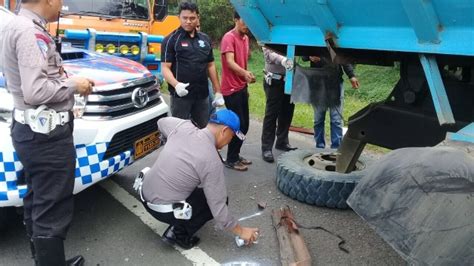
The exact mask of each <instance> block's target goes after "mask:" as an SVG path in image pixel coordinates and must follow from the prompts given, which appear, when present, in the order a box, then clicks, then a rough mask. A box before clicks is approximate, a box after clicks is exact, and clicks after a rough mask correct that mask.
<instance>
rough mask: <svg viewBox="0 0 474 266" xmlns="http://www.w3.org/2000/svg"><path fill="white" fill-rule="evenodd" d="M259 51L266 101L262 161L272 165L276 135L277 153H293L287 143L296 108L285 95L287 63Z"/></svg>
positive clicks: (282, 59) (273, 54)
mask: <svg viewBox="0 0 474 266" xmlns="http://www.w3.org/2000/svg"><path fill="white" fill-rule="evenodd" d="M262 49H263V55H264V58H265V70H264V72H265V78H264V80H263V89H264V90H265V96H266V98H267V101H266V105H265V117H264V118H263V127H262V158H263V160H264V161H266V162H269V163H272V162H273V161H274V158H273V153H272V149H273V144H274V142H275V133H276V144H275V148H276V149H278V150H283V151H290V150H294V149H296V148H295V147H292V146H291V145H290V144H289V140H288V131H289V129H290V125H291V120H292V119H293V111H294V110H295V105H294V104H293V103H291V102H290V95H286V94H285V80H284V79H285V73H286V68H291V66H290V65H289V64H288V62H289V61H288V59H287V58H286V57H284V56H282V55H280V54H277V53H276V52H274V51H272V50H270V49H267V48H265V47H263V48H262Z"/></svg>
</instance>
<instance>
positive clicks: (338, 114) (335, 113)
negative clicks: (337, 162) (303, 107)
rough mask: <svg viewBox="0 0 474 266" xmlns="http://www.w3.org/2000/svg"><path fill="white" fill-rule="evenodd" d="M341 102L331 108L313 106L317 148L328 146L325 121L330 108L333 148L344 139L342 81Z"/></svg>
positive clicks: (337, 146)
mask: <svg viewBox="0 0 474 266" xmlns="http://www.w3.org/2000/svg"><path fill="white" fill-rule="evenodd" d="M340 89H341V102H340V104H339V105H337V106H334V107H330V108H326V109H324V108H320V107H317V106H313V110H314V140H315V141H316V148H321V149H324V148H326V141H325V139H324V137H325V133H324V121H325V118H326V111H327V109H329V118H330V121H331V122H330V124H331V149H337V148H339V146H340V145H341V141H342V125H343V120H342V112H343V106H344V87H343V83H342V82H341V85H340Z"/></svg>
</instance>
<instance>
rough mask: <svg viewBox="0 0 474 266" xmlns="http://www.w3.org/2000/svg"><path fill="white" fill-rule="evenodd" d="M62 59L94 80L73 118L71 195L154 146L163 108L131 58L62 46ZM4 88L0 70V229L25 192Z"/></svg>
mask: <svg viewBox="0 0 474 266" xmlns="http://www.w3.org/2000/svg"><path fill="white" fill-rule="evenodd" d="M5 16H10V13H8V12H7V11H5V10H4V9H0V18H1V19H0V20H4V18H5ZM62 58H63V60H64V68H65V71H66V72H67V73H68V75H69V76H73V75H80V76H84V77H88V78H90V79H92V80H94V82H95V87H94V90H93V93H92V94H91V95H89V96H88V100H87V104H86V107H85V110H84V114H83V116H82V117H81V118H76V119H75V120H74V142H75V146H76V153H77V159H76V174H75V185H74V193H75V194H76V193H79V192H81V191H82V190H84V189H86V188H87V187H89V186H91V185H93V184H95V183H97V182H99V181H101V180H103V179H105V178H107V177H109V176H111V175H112V174H114V173H116V172H117V171H120V170H121V169H123V168H124V167H126V166H128V165H130V164H131V163H133V162H134V160H136V159H138V158H141V157H143V156H144V155H146V154H148V153H149V152H151V151H153V150H154V149H156V148H157V147H158V146H159V145H160V140H159V137H158V134H159V133H158V128H157V121H158V119H160V118H162V117H166V116H167V115H168V111H169V107H168V105H167V104H166V103H165V101H164V100H163V98H162V96H161V93H160V90H159V88H160V85H159V83H158V81H157V79H156V77H155V76H154V75H152V74H151V73H150V72H149V71H148V70H147V69H146V68H145V67H144V66H142V65H141V64H139V63H137V62H134V61H132V60H128V59H125V58H119V57H115V56H109V55H104V54H97V53H94V52H90V51H86V50H80V49H75V48H69V47H66V46H63V51H62ZM7 88H8V84H5V80H4V78H3V75H2V74H1V73H0V140H1V141H0V228H1V227H2V224H4V223H5V222H6V220H7V217H6V214H7V208H6V207H19V206H22V205H23V200H22V199H23V197H24V196H25V193H26V192H27V188H26V185H25V181H24V178H23V171H22V169H23V167H22V165H21V163H20V162H19V160H18V157H17V155H16V153H15V150H14V148H13V145H12V142H11V137H10V124H11V121H12V110H13V101H12V97H11V95H10V94H9V93H8V91H7Z"/></svg>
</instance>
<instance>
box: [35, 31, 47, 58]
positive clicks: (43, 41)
mask: <svg viewBox="0 0 474 266" xmlns="http://www.w3.org/2000/svg"><path fill="white" fill-rule="evenodd" d="M35 36H36V43H37V44H38V47H39V49H40V51H41V53H42V54H43V57H44V58H45V59H46V58H47V57H48V44H49V43H50V42H51V40H50V39H49V38H48V37H47V36H45V35H43V34H38V33H37V34H35Z"/></svg>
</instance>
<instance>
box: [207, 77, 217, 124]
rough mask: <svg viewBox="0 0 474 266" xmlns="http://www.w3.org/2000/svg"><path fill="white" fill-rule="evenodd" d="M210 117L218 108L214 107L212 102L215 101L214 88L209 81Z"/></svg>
mask: <svg viewBox="0 0 474 266" xmlns="http://www.w3.org/2000/svg"><path fill="white" fill-rule="evenodd" d="M208 89H209V117H210V116H211V115H212V114H214V113H215V112H216V107H214V105H212V102H213V101H214V88H213V87H212V83H211V81H210V80H209V86H208Z"/></svg>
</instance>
